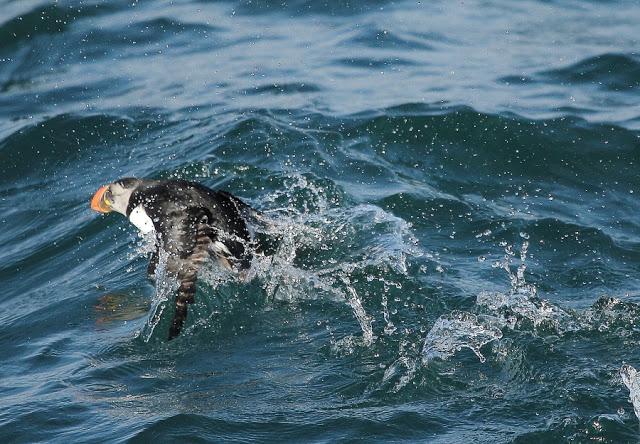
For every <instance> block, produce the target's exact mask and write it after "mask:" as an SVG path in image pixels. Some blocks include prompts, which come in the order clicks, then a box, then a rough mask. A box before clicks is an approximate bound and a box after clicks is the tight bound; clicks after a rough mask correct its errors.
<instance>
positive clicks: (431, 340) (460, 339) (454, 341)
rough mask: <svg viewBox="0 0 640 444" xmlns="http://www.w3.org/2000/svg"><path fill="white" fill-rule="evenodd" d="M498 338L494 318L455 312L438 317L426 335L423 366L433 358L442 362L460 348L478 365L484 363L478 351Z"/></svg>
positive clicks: (500, 332)
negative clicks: (471, 353)
mask: <svg viewBox="0 0 640 444" xmlns="http://www.w3.org/2000/svg"><path fill="white" fill-rule="evenodd" d="M500 338H502V330H500V328H499V327H498V326H497V325H496V322H495V319H492V318H490V317H489V316H477V315H475V314H472V313H467V312H465V311H457V310H455V311H453V312H451V313H449V314H447V315H443V316H440V318H438V320H437V321H436V322H435V324H434V325H433V327H432V328H431V330H430V331H429V333H427V337H426V338H425V341H424V346H423V348H422V360H423V363H424V364H425V365H426V364H428V363H429V362H431V361H433V360H435V359H442V360H446V359H448V358H450V357H451V356H453V355H454V354H456V352H459V351H460V350H462V349H463V348H468V349H470V350H471V351H473V353H474V354H475V355H476V356H477V357H478V359H479V360H480V362H485V361H486V358H485V357H484V355H483V354H482V353H481V352H480V349H481V348H482V347H483V346H484V345H486V344H488V343H489V342H492V341H495V340H496V339H500Z"/></svg>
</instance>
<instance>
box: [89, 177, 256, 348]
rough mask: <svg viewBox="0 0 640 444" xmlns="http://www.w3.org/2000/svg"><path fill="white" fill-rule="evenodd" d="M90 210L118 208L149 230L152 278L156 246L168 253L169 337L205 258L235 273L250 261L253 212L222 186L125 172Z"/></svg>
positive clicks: (176, 332) (179, 326)
mask: <svg viewBox="0 0 640 444" xmlns="http://www.w3.org/2000/svg"><path fill="white" fill-rule="evenodd" d="M91 209H93V210H94V211H97V212H98V213H103V214H106V213H111V212H115V213H120V214H122V215H124V216H126V217H127V218H128V219H129V221H130V222H131V223H132V224H133V225H135V226H136V227H137V228H138V230H140V232H141V233H143V234H146V233H151V232H153V233H154V237H155V248H154V251H153V252H152V253H151V257H150V260H149V266H148V268H147V273H148V275H149V276H150V277H151V278H153V277H154V276H155V270H156V267H157V265H158V258H159V253H160V249H161V248H162V249H163V250H164V251H165V252H166V253H167V264H166V271H167V273H168V274H169V275H170V276H172V277H174V278H176V279H177V281H178V289H177V292H176V295H175V312H174V316H173V320H172V323H171V327H170V329H169V340H172V339H174V338H175V337H177V336H178V335H179V334H180V331H181V330H182V327H183V325H184V322H185V320H186V318H187V306H188V305H189V304H192V303H194V302H195V293H196V281H197V275H198V271H199V270H200V269H201V267H202V265H203V263H204V262H205V261H206V260H207V259H208V258H212V259H214V260H216V261H217V262H218V263H219V264H220V265H221V266H222V267H224V268H225V269H228V270H231V271H232V272H236V273H241V272H242V271H243V270H247V269H248V268H249V267H250V265H251V260H252V256H253V252H254V251H255V248H254V246H253V236H252V233H251V231H250V225H249V222H250V221H251V220H255V219H256V217H257V216H258V212H257V211H256V210H254V209H253V208H252V207H250V206H249V205H247V204H246V203H244V202H243V201H241V200H240V199H239V198H237V197H235V196H233V195H232V194H230V193H228V192H226V191H222V190H213V189H211V188H208V187H206V186H204V185H201V184H199V183H195V182H189V181H186V180H151V179H138V178H134V177H125V178H122V179H118V180H116V181H115V182H113V183H110V184H108V185H104V186H101V187H100V188H99V189H98V191H96V193H95V194H94V195H93V197H92V199H91Z"/></svg>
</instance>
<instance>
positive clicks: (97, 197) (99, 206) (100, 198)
mask: <svg viewBox="0 0 640 444" xmlns="http://www.w3.org/2000/svg"><path fill="white" fill-rule="evenodd" d="M105 191H107V186H106V185H105V186H102V187H100V188H98V191H96V194H94V195H93V198H92V199H91V209H92V210H94V211H97V212H98V213H110V212H111V208H109V206H108V205H107V203H106V202H105V201H104V193H105Z"/></svg>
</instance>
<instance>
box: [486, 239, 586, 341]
mask: <svg viewBox="0 0 640 444" xmlns="http://www.w3.org/2000/svg"><path fill="white" fill-rule="evenodd" d="M520 236H521V237H522V238H523V239H524V241H523V242H522V246H521V248H520V254H519V259H520V263H519V264H518V266H517V267H516V268H515V272H514V271H513V265H512V263H513V260H514V257H516V255H517V253H516V252H515V251H514V249H513V246H511V245H507V244H506V243H502V244H501V245H502V246H503V247H504V251H505V255H504V257H503V259H502V260H500V261H496V262H495V263H494V264H493V267H494V268H500V269H503V270H505V271H506V272H507V275H508V276H509V280H510V284H511V285H510V288H509V290H508V291H506V292H488V291H482V292H480V293H479V294H478V296H477V298H476V304H477V305H478V306H479V307H482V308H484V309H486V310H488V311H489V312H491V313H492V314H497V318H498V320H499V323H500V325H501V326H502V327H509V328H512V329H513V328H516V326H518V325H522V324H523V323H530V324H531V325H532V326H533V328H534V329H535V330H537V329H545V328H550V329H552V330H553V331H554V332H556V333H558V334H563V333H566V332H568V331H577V330H579V329H580V325H579V323H578V322H577V321H576V319H575V316H574V315H573V314H571V313H569V312H567V311H565V310H563V309H561V308H560V307H558V306H556V305H554V304H552V303H550V302H549V301H547V300H545V299H540V298H538V296H537V293H538V289H537V288H536V286H535V285H533V284H529V283H527V281H526V279H525V271H526V269H527V266H526V259H527V252H528V248H529V241H528V240H527V239H528V238H529V236H528V235H527V234H526V233H521V234H520Z"/></svg>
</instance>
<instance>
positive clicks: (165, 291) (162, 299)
mask: <svg viewBox="0 0 640 444" xmlns="http://www.w3.org/2000/svg"><path fill="white" fill-rule="evenodd" d="M168 257H169V256H168V253H166V252H165V251H164V250H162V249H160V250H159V254H158V264H157V265H156V270H155V281H156V285H155V288H156V290H155V293H154V295H153V299H152V300H151V310H150V315H149V318H148V319H147V322H146V323H145V325H144V327H143V329H142V331H141V332H139V336H142V339H143V340H144V342H149V340H151V338H152V336H153V332H154V330H155V329H156V327H157V326H158V324H159V323H160V320H161V319H162V313H164V310H165V308H166V302H167V301H168V300H169V299H170V297H171V295H172V294H173V292H174V291H176V290H177V288H178V282H177V281H176V280H175V279H171V278H170V277H169V276H168V275H167V258H168Z"/></svg>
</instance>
